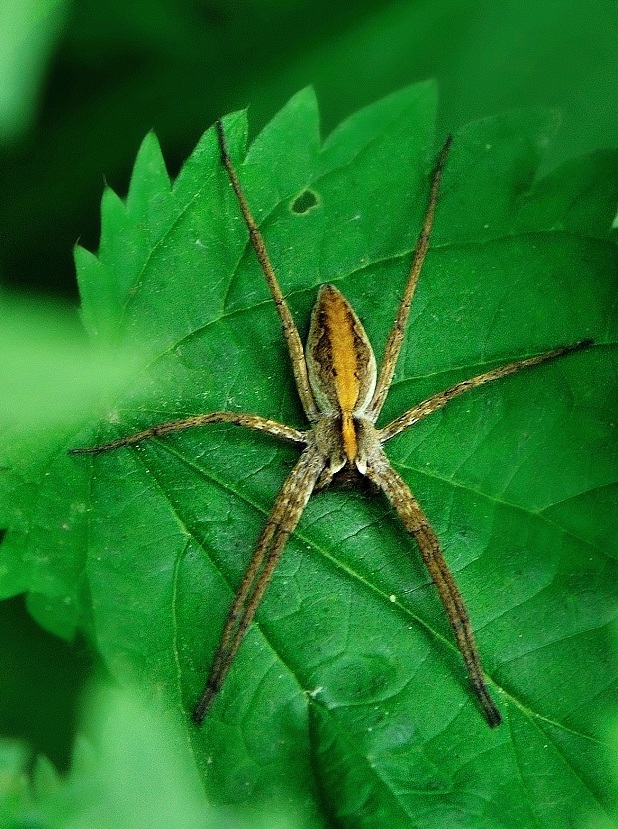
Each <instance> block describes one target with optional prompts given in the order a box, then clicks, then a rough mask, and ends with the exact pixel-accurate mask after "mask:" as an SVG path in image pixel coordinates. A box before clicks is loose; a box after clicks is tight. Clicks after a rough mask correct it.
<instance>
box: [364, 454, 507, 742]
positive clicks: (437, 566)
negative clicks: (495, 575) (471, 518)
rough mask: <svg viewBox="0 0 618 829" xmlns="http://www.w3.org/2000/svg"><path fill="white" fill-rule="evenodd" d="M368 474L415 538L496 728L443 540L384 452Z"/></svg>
mask: <svg viewBox="0 0 618 829" xmlns="http://www.w3.org/2000/svg"><path fill="white" fill-rule="evenodd" d="M367 477H368V478H369V479H370V480H371V481H373V482H374V483H375V484H377V485H378V486H379V487H380V488H381V489H382V490H383V492H384V493H385V495H386V497H387V498H388V499H389V501H390V502H391V504H392V505H393V506H394V507H395V509H396V510H397V513H398V514H399V517H400V518H401V520H402V521H403V524H404V526H405V528H406V529H407V530H408V532H409V533H411V534H412V535H413V536H414V538H415V539H416V542H417V544H418V546H419V549H420V552H421V557H422V559H423V562H424V563H425V566H426V567H427V570H428V571H429V575H430V576H431V578H432V581H433V583H434V584H435V586H436V588H437V589H438V593H439V595H440V599H441V600H442V604H443V605H444V609H445V610H446V614H447V616H448V619H449V622H450V623H451V627H452V628H453V632H454V634H455V639H456V641H457V647H458V648H459V651H460V653H461V655H462V656H463V659H464V662H465V664H466V668H467V671H468V676H469V677H470V682H471V683H472V688H473V690H474V693H475V695H476V697H477V699H478V701H479V703H480V705H481V708H482V709H483V714H484V715H485V719H486V720H487V723H488V724H489V726H490V727H491V728H495V727H496V726H497V725H500V723H501V722H502V717H501V715H500V712H499V710H498V708H497V706H496V703H495V702H494V701H493V699H492V697H491V695H490V693H489V689H488V688H487V684H486V682H485V677H484V674H483V668H482V666H481V660H480V657H479V653H478V650H477V647H476V642H475V641H474V634H473V633H472V626H471V625H470V618H469V616H468V611H467V609H466V605H465V603H464V600H463V597H462V595H461V593H460V592H459V588H458V587H457V585H456V584H455V580H454V578H453V575H452V573H451V571H450V570H449V567H448V565H447V563H446V561H445V560H444V557H443V555H442V551H441V549H440V543H439V541H438V539H437V537H436V534H435V533H434V531H433V529H432V528H431V525H430V524H429V521H428V519H427V516H426V515H425V513H424V512H423V510H422V508H421V507H420V505H419V503H418V501H417V500H416V498H415V497H414V495H413V494H412V492H411V491H410V489H409V487H408V485H407V484H406V483H405V481H404V480H403V479H402V478H401V477H400V476H399V475H398V474H397V473H396V472H395V470H394V469H393V468H392V466H391V465H390V463H389V462H388V459H387V458H386V456H385V455H383V456H382V457H381V458H380V459H379V460H378V461H377V462H374V463H373V464H370V465H369V466H368V467H367Z"/></svg>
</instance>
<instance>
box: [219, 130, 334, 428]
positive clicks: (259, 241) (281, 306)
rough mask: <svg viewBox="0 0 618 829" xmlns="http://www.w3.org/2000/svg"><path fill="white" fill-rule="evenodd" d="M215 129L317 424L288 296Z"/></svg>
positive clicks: (300, 384)
mask: <svg viewBox="0 0 618 829" xmlns="http://www.w3.org/2000/svg"><path fill="white" fill-rule="evenodd" d="M216 128H217V137H218V139H219V149H220V151H221V163H222V164H223V166H224V167H225V170H226V172H227V175H228V178H229V180H230V184H231V185H232V189H233V190H234V193H235V194H236V199H237V201H238V206H239V207H240V211H241V213H242V215H243V218H244V220H245V224H246V226H247V230H248V231H249V238H250V240H251V245H252V247H253V250H254V252H255V255H256V257H257V259H258V262H259V263H260V267H261V268H262V272H263V274H264V277H265V279H266V282H267V283H268V287H269V289H270V293H271V295H272V298H273V300H274V301H275V306H276V308H277V313H278V314H279V318H280V320H281V325H282V327H283V336H284V337H285V341H286V343H287V346H288V352H289V354H290V360H291V362H292V370H293V372H294V379H295V380H296V388H297V389H298V395H299V397H300V400H301V403H302V406H303V409H304V411H305V414H306V415H307V417H308V419H309V420H310V421H311V422H315V421H317V420H318V418H319V411H318V407H317V405H316V402H315V398H314V396H313V392H312V391H311V386H310V385H309V377H308V375H307V364H306V362H305V352H304V350H303V344H302V341H301V339H300V335H299V333H298V329H297V327H296V323H295V322H294V317H293V316H292V314H291V312H290V309H289V307H288V304H287V302H286V301H285V297H284V296H283V294H282V292H281V288H280V286H279V282H278V281H277V277H276V275H275V271H274V269H273V266H272V264H271V262H270V258H269V256H268V251H267V250H266V245H265V243H264V238H263V236H262V234H261V233H260V229H259V228H258V226H257V224H256V222H255V219H254V218H253V214H252V213H251V209H250V207H249V204H248V202H247V199H246V196H245V194H244V192H243V189H242V186H241V184H240V181H239V179H238V175H237V174H236V170H235V169H234V165H233V164H232V159H231V158H230V154H229V151H228V148H227V142H226V140H225V132H224V131H223V124H222V122H221V121H217V122H216Z"/></svg>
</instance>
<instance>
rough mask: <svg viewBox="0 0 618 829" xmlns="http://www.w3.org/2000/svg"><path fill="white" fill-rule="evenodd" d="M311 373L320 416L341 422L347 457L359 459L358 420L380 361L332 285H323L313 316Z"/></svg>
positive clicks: (308, 354) (309, 347) (308, 348)
mask: <svg viewBox="0 0 618 829" xmlns="http://www.w3.org/2000/svg"><path fill="white" fill-rule="evenodd" d="M306 359H307V373H308V375H309V382H310V384H311V390H312V391H313V395H314V397H315V401H316V404H317V406H318V408H319V410H320V412H321V413H322V414H323V415H325V416H326V417H329V418H333V419H335V418H336V419H337V422H338V424H339V430H340V435H341V444H342V448H343V452H344V455H345V458H346V459H347V460H348V461H349V462H350V463H352V462H354V461H356V459H357V458H358V441H357V428H356V419H357V418H358V416H359V415H363V414H364V412H365V410H366V408H367V406H368V405H369V402H370V400H371V398H372V395H373V392H374V389H375V385H376V361H375V356H374V354H373V349H372V347H371V343H370V342H369V338H368V337H367V334H366V333H365V329H364V328H363V326H362V323H361V321H360V320H359V318H358V317H357V315H356V313H355V312H354V309H353V308H352V306H351V305H350V303H349V302H348V301H347V299H346V298H345V297H344V296H343V294H342V293H341V291H339V290H338V289H337V288H335V287H334V286H333V285H323V286H322V287H321V288H320V291H319V293H318V298H317V300H316V303H315V305H314V307H313V312H312V314H311V327H310V329H309V337H308V339H307V346H306Z"/></svg>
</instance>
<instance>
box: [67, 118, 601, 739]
mask: <svg viewBox="0 0 618 829" xmlns="http://www.w3.org/2000/svg"><path fill="white" fill-rule="evenodd" d="M216 130H217V136H218V140H219V148H220V152H221V162H222V164H223V166H224V167H225V170H226V171H227V175H228V178H229V182H230V184H231V186H232V188H233V190H234V193H235V194H236V199H237V201H238V206H239V208H240V211H241V212H242V215H243V217H244V221H245V224H246V226H247V230H248V232H249V238H250V240H251V245H252V246H253V250H254V252H255V255H256V256H257V259H258V261H259V264H260V266H261V269H262V271H263V273H264V277H265V278H266V282H267V283H268V287H269V289H270V293H271V295H272V298H273V300H274V303H275V306H276V309H277V312H278V314H279V317H280V320H281V324H282V327H283V335H284V337H285V340H286V343H287V348H288V351H289V355H290V360H291V363H292V370H293V372H294V379H295V381H296V388H297V389H298V394H299V397H300V400H301V403H302V406H303V409H304V411H305V414H306V416H307V419H308V421H309V424H310V425H309V428H308V429H306V430H305V431H300V430H298V429H294V428H293V427H291V426H286V425H285V424H283V423H278V422H276V421H274V420H269V419H267V418H264V417H260V416H259V415H251V414H236V413H233V412H211V413H210V414H201V415H195V416H193V417H188V418H185V419H182V420H175V421H172V422H170V423H162V424H159V425H158V426H151V427H150V428H148V429H144V430H143V431H141V432H138V433H137V434H134V435H130V436H128V437H124V438H120V439H118V440H114V441H112V442H111V443H106V444H104V445H101V446H93V447H83V448H79V449H72V450H71V452H72V453H73V454H97V453H100V452H107V451H109V450H110V449H117V448H119V447H121V446H130V445H132V444H137V443H139V442H140V441H143V440H145V439H146V438H150V437H154V436H161V435H166V434H169V433H171V432H177V431H179V430H181V429H189V428H192V427H194V426H203V425H205V424H207V423H230V424H234V425H237V426H244V427H246V428H249V429H256V430H258V431H261V432H267V433H269V434H271V435H273V436H274V437H277V438H281V439H283V440H288V441H292V442H293V443H298V444H299V445H300V446H302V447H303V450H302V454H301V456H300V458H299V459H298V461H297V463H296V465H295V466H294V468H293V469H292V471H291V472H290V474H289V475H288V477H287V479H286V481H285V483H284V485H283V487H282V489H281V491H280V493H279V495H278V496H277V499H276V501H275V504H274V506H273V508H272V510H271V512H270V515H269V516H268V520H267V522H266V525H265V527H264V529H263V530H262V534H261V535H260V538H259V541H258V543H257V548H256V550H255V552H254V554H253V558H252V559H251V561H250V563H249V566H248V568H247V571H246V573H245V575H244V577H243V579H242V581H241V584H240V587H239V588H238V592H237V593H236V598H235V599H234V601H233V603H232V606H231V608H230V610H229V613H228V615H227V620H226V622H225V626H224V628H223V633H222V634H221V640H220V642H219V645H218V646H217V649H216V652H215V654H214V659H213V662H212V667H211V669H210V673H209V676H208V679H207V680H206V684H205V686H204V690H203V693H202V695H201V697H200V698H199V700H198V702H197V704H196V706H195V709H194V711H193V720H194V722H195V723H196V724H200V723H201V722H202V720H203V719H204V717H205V716H206V714H207V713H208V710H209V709H210V706H211V705H212V702H213V700H214V698H215V697H216V695H217V693H218V692H219V690H220V688H221V685H222V683H223V680H224V679H225V676H226V674H227V672H228V670H229V668H230V665H231V664H232V660H233V659H234V656H235V655H236V652H237V650H238V648H239V646H240V643H241V642H242V639H243V637H244V635H245V633H246V631H247V628H248V626H249V624H250V623H251V621H252V619H253V617H254V615H255V612H256V610H257V608H258V605H259V604H260V601H261V599H262V597H263V595H264V592H265V590H266V588H267V586H268V584H269V582H270V579H271V577H272V575H273V571H274V569H275V567H276V566H277V562H278V561H279V559H280V557H281V554H282V553H283V549H284V547H285V543H286V541H287V539H288V536H289V535H290V534H291V533H292V532H293V531H294V529H295V527H296V525H297V523H298V521H299V519H300V517H301V515H302V514H303V511H304V509H305V506H306V504H307V501H308V500H309V498H310V496H311V494H312V493H313V492H314V491H317V490H320V489H323V488H324V487H326V486H328V484H330V482H331V481H332V480H333V478H336V477H337V476H339V477H341V476H344V477H346V478H350V477H351V478H353V477H355V476H356V477H359V476H366V477H367V478H368V479H369V481H370V482H371V483H372V484H373V485H374V486H375V487H377V488H379V489H381V490H382V491H383V492H384V493H385V495H386V497H387V498H388V500H389V501H390V502H391V504H392V505H393V507H394V508H395V510H396V511H397V513H398V514H399V517H400V518H401V520H402V522H403V524H404V526H405V528H406V530H407V531H408V532H409V533H410V534H411V535H413V536H414V538H415V539H416V542H417V544H418V547H419V550H420V553H421V556H422V559H423V561H424V563H425V566H426V567H427V570H428V571H429V574H430V576H431V578H432V580H433V582H434V584H435V586H436V588H437V589H438V593H439V595H440V599H441V600H442V604H443V605H444V609H445V611H446V613H447V615H448V618H449V621H450V623H451V626H452V628H453V633H454V635H455V639H456V641H457V646H458V648H459V650H460V652H461V655H462V656H463V659H464V662H465V665H466V668H467V671H468V675H469V677H470V681H471V683H472V688H473V690H474V693H475V695H476V697H477V699H478V702H479V703H480V706H481V708H482V710H483V714H484V716H485V719H486V720H487V723H488V724H489V725H490V726H491V727H492V728H493V727H495V726H497V725H499V724H500V723H501V721H502V717H501V715H500V712H499V710H498V708H497V706H496V704H495V702H494V700H493V699H492V697H491V695H490V693H489V690H488V688H487V684H486V682H485V678H484V675H483V669H482V667H481V661H480V658H479V654H478V651H477V647H476V643H475V641H474V635H473V633H472V627H471V624H470V620H469V617H468V611H467V610H466V606H465V604H464V600H463V598H462V595H461V593H460V592H459V589H458V587H457V585H456V584H455V580H454V578H453V575H452V573H451V571H450V570H449V568H448V565H447V564H446V562H445V560H444V557H443V555H442V551H441V549H440V543H439V541H438V539H437V537H436V534H435V532H434V531H433V529H432V528H431V525H430V524H429V521H428V519H427V516H426V515H425V513H424V512H423V510H422V508H421V507H420V505H419V503H418V501H417V500H416V498H415V497H414V495H413V494H412V492H411V491H410V489H409V487H408V485H407V484H406V483H405V481H404V480H403V479H402V478H401V477H400V475H398V473H397V472H396V471H395V470H394V469H393V467H392V466H391V464H390V463H389V460H388V458H387V457H386V455H385V454H384V451H383V449H382V444H384V443H386V442H387V441H389V440H390V439H391V438H394V437H395V436H396V435H399V434H401V432H403V431H404V430H406V429H408V428H409V427H410V426H412V425H414V424H415V423H417V422H418V421H419V420H422V419H423V418H425V417H427V416H428V415H430V414H431V413H432V412H435V411H437V410H438V409H441V408H442V407H443V406H445V405H446V404H447V403H448V402H449V401H450V400H452V399H453V398H454V397H457V396H458V395H460V394H463V393H464V392H468V391H470V390H471V389H474V388H476V387H477V386H480V385H482V384H483V383H489V382H491V381H493V380H498V379H499V378H500V377H506V376H507V375H509V374H514V373H515V372H517V371H520V370H521V369H523V368H529V367H531V366H538V365H540V364H541V363H545V362H547V361H548V360H553V359H555V358H557V357H562V356H564V355H565V354H569V353H571V352H573V351H577V350H579V349H581V348H585V347H586V346H588V345H590V343H591V342H592V341H591V340H582V341H581V342H577V343H574V344H572V345H565V346H560V347H559V348H554V349H552V350H551V351H548V352H546V353H544V354H539V355H537V356H535V357H528V358H526V359H522V360H516V361H515V362H511V363H507V364H506V365H502V366H500V367H498V368H494V369H492V370H491V371H487V372H484V373H483V374H479V375H477V376H476V377H472V378H470V379H468V380H463V381H461V382H459V383H456V384H455V385H454V386H451V387H450V388H448V389H446V390H445V391H442V392H439V393H438V394H434V395H432V396H431V397H429V398H427V399H426V400H423V401H422V402H421V403H417V404H416V405H415V406H413V407H412V408H411V409H409V410H408V411H407V412H404V414H402V415H400V416H399V417H398V418H396V419H395V420H393V421H392V422H391V423H389V424H387V425H386V426H383V427H382V428H380V429H378V428H376V426H375V425H374V424H375V422H376V420H377V419H378V417H379V415H380V412H381V410H382V406H383V404H384V401H385V399H386V396H387V394H388V391H389V387H390V384H391V381H392V379H393V374H394V372H395V366H396V364H397V358H398V356H399V352H400V350H401V345H402V342H403V338H404V333H405V328H406V323H407V320H408V315H409V313H410V305H411V302H412V297H413V294H414V290H415V288H416V284H417V281H418V278H419V274H420V271H421V267H422V265H423V261H424V259H425V255H426V253H427V249H428V246H429V235H430V232H431V227H432V224H433V219H434V213H435V209H436V203H437V200H438V190H439V186H440V179H441V177H442V171H443V169H444V165H445V163H446V158H447V155H448V152H449V149H450V146H451V138H450V137H449V138H448V139H447V140H446V143H445V144H444V147H443V148H442V151H441V153H440V155H439V158H438V161H437V164H436V166H435V169H434V171H433V175H432V178H431V186H430V191H429V199H428V203H427V208H426V212H425V217H424V220H423V225H422V228H421V232H420V235H419V237H418V241H417V243H416V249H415V252H414V255H413V258H412V263H411V266H410V270H409V273H408V278H407V282H406V285H405V288H404V291H403V296H402V297H401V301H400V303H399V308H398V310H397V314H396V316H395V320H394V323H393V326H392V328H391V331H390V334H389V336H388V340H387V343H386V347H385V351H384V357H383V359H382V365H381V367H380V371H379V372H378V371H377V367H376V361H375V357H374V354H373V350H372V348H371V344H370V343H369V340H368V338H367V335H366V333H365V331H364V329H363V326H362V325H361V322H360V320H359V319H358V317H357V316H356V314H355V312H354V311H353V309H352V307H351V306H350V304H349V303H348V301H347V300H346V299H345V297H344V296H343V295H342V294H341V293H340V292H339V291H338V290H337V288H335V287H334V286H333V285H323V286H322V287H321V288H320V290H319V292H318V297H317V301H316V303H315V306H314V308H313V312H312V314H311V324H310V330H309V337H308V340H307V346H306V349H305V350H304V351H303V346H302V342H301V339H300V336H299V333H298V329H297V327H296V324H295V322H294V319H293V318H292V315H291V313H290V310H289V308H288V305H287V303H286V301H285V298H284V296H283V294H282V292H281V288H280V287H279V283H278V281H277V277H276V276H275V272H274V270H273V267H272V265H271V262H270V259H269V257H268V253H267V252H266V247H265V244H264V239H263V237H262V234H261V233H260V230H259V229H258V227H257V225H256V223H255V220H254V218H253V215H252V213H251V210H250V208H249V205H248V203H247V200H246V198H245V195H244V193H243V190H242V188H241V185H240V182H239V180H238V176H237V174H236V171H235V169H234V166H233V164H232V160H231V158H230V155H229V152H228V148H227V144H226V139H225V134H224V130H223V125H222V123H221V121H217V123H216Z"/></svg>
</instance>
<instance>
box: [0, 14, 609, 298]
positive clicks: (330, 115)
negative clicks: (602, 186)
mask: <svg viewBox="0 0 618 829" xmlns="http://www.w3.org/2000/svg"><path fill="white" fill-rule="evenodd" d="M3 9H4V11H3V18H2V23H3V25H2V26H0V32H2V34H1V35H0V37H2V39H3V41H4V48H0V54H2V55H3V63H4V64H5V66H6V71H5V72H4V73H0V77H1V78H4V81H5V82H4V98H5V99H6V98H7V96H9V97H11V96H15V95H17V94H18V90H20V89H21V90H22V92H21V94H20V98H21V105H20V107H16V106H15V105H14V104H12V105H11V106H10V107H9V106H5V108H4V115H3V111H2V110H1V109H0V118H4V123H3V124H2V123H0V129H1V130H2V131H0V138H1V136H2V134H4V136H5V140H6V144H5V147H4V150H3V152H2V153H1V155H0V172H1V182H2V183H1V192H0V227H1V228H2V234H0V278H2V280H3V281H4V282H5V284H12V285H16V286H18V285H24V286H35V287H37V288H38V289H41V290H45V291H57V290H62V291H64V292H65V293H67V292H68V293H69V294H71V293H73V292H74V289H75V282H74V275H73V268H72V263H71V258H70V250H71V247H72V245H73V244H74V242H75V241H76V240H77V239H78V238H79V239H81V240H82V241H83V242H84V244H85V245H86V246H87V247H89V248H91V249H92V248H95V247H96V245H97V239H98V202H99V198H100V192H101V187H102V182H103V180H107V181H108V182H110V184H112V186H114V188H115V189H117V190H118V191H119V192H121V193H122V192H124V191H125V190H126V186H127V181H128V175H129V172H130V166H131V159H132V158H133V157H134V155H135V152H136V150H137V147H138V146H139V143H140V141H141V139H142V137H143V136H144V134H145V133H146V132H147V131H148V130H149V129H154V130H155V132H156V133H157V135H158V137H159V139H160V141H161V143H162V146H163V148H164V151H165V156H166V159H167V161H168V165H170V171H171V172H172V173H174V172H176V171H177V170H178V168H179V166H180V163H181V162H182V160H183V159H184V158H186V157H187V156H188V155H189V153H190V152H191V150H192V148H193V145H194V143H195V142H196V141H197V139H198V137H199V135H200V134H201V133H202V131H203V129H204V128H205V126H207V125H208V124H209V123H212V121H213V120H214V119H215V118H216V117H217V116H218V115H220V114H221V113H222V112H229V111H230V110H232V109H236V108H239V107H243V106H246V105H250V106H251V117H252V125H253V129H254V130H256V131H257V130H258V129H259V128H261V127H262V126H263V124H264V123H265V122H266V121H267V120H268V118H270V117H271V116H272V115H273V114H274V113H275V112H276V111H277V110H278V109H279V108H280V107H281V106H282V105H283V103H284V102H285V101H286V100H288V98H289V97H291V95H292V94H294V92H296V91H297V90H298V89H299V88H301V87H303V86H305V85H307V84H313V85H314V86H315V88H316V90H317V93H318V96H319V100H320V107H321V113H322V120H323V130H324V132H325V133H327V132H329V131H330V130H331V129H332V128H333V127H334V126H335V125H336V124H337V123H338V122H339V121H341V120H342V119H343V118H344V117H345V116H346V115H348V114H350V113H351V112H353V111H354V110H356V109H357V108H359V107H361V106H363V105H365V104H368V103H370V102H371V101H373V100H376V99H377V98H379V97H381V96H382V95H385V94H388V93H389V92H391V91H393V90H394V89H397V88H400V87H402V86H404V85H406V84H408V83H411V82H414V81H418V80H423V79H425V78H429V77H434V78H436V79H437V80H438V81H439V84H440V89H441V108H440V113H439V122H438V123H439V131H441V132H445V131H446V130H452V129H455V128H457V127H458V126H460V125H461V124H463V123H465V122H467V121H469V120H472V119H475V118H479V117H483V116H485V115H491V114H494V113H496V112H500V111H503V110H504V109H508V108H511V107H526V106H531V105H541V106H548V107H556V108H558V109H560V111H561V112H562V114H563V118H564V126H563V129H562V130H561V132H560V133H559V135H558V136H557V138H556V140H555V141H554V142H553V143H552V146H551V148H550V152H549V155H548V157H547V159H546V164H547V165H548V166H555V164H556V163H558V162H560V161H562V160H564V159H565V158H567V157H569V156H573V155H577V154H580V153H583V152H587V151H589V150H594V149H597V148H599V147H606V146H613V145H615V144H616V141H617V136H618V108H617V107H615V106H614V105H613V102H615V101H616V100H617V99H618V50H617V49H616V48H615V44H616V42H618V9H617V8H616V3H615V1H614V0H592V2H590V3H586V4H582V3H575V2H573V0H549V2H545V3H538V4H531V3H526V2H524V0H506V2H501V3H500V4H496V3H495V2H492V0H455V2H453V0H417V1H416V2H413V1H411V0H390V1H387V0H353V2H352V0H340V2H337V3H333V2H332V0H288V2H281V0H251V1H249V0H247V2H242V3H238V2H234V0H148V2H145V0H142V2H140V0H135V2H132V3H126V2H123V0H111V2H106V3H104V4H102V3H98V2H95V0H81V2H73V3H71V2H67V3H52V2H50V0H28V3H27V4H26V3H24V2H23V0H10V2H6V3H4V4H3ZM52 9H53V11H54V14H53V21H52V22H50V20H49V19H48V18H47V17H46V15H50V16H51V11H52ZM28 15H29V19H28ZM61 23H64V25H61ZM28 24H29V25H28ZM53 37H55V38H56V48H55V49H52V48H51V44H50V40H51V38H53ZM26 58H27V59H26ZM45 61H47V71H46V72H44V71H42V67H43V65H44V63H45ZM16 77H17V78H19V80H20V83H16V82H15V81H14V80H12V79H14V78H16ZM37 85H38V89H36V88H35V87H36V86H37ZM2 93H3V86H2V82H0V104H1V102H2ZM9 93H10V95H9ZM26 112H27V113H28V114H29V116H30V117H29V126H27V123H26V122H25V114H24V113H26ZM11 113H13V114H12V115H11ZM11 117H12V118H13V123H12V124H11V123H10V119H11ZM9 137H11V140H10V141H9V140H8V139H9Z"/></svg>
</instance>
